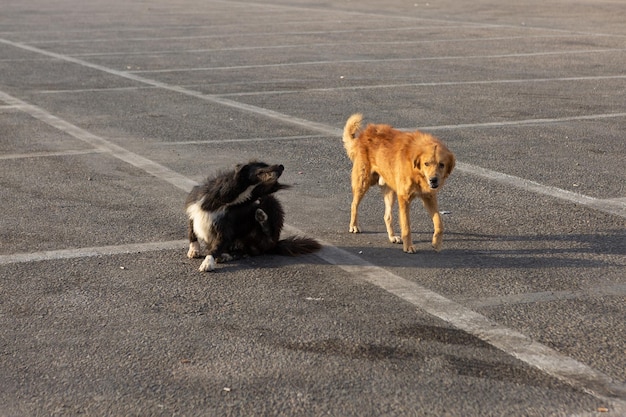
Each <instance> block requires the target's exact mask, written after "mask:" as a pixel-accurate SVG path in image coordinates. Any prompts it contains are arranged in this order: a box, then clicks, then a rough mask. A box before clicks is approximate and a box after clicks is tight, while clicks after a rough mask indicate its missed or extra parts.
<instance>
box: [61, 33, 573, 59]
mask: <svg viewBox="0 0 626 417" xmlns="http://www.w3.org/2000/svg"><path fill="white" fill-rule="evenodd" d="M564 37H567V38H571V37H572V36H571V35H536V36H492V37H484V38H453V39H420V40H410V41H406V40H404V41H403V40H394V41H365V42H360V43H359V45H361V46H387V45H398V46H402V45H405V46H406V45H419V44H434V43H461V42H462V43H469V42H480V43H483V44H484V43H487V42H493V41H514V40H522V39H523V40H528V39H535V40H539V39H552V38H564ZM352 45H354V43H353V42H341V41H337V42H312V43H297V44H272V45H257V46H232V47H220V48H195V49H174V50H173V49H166V50H155V51H145V50H142V51H117V52H80V53H72V54H68V56H72V57H105V56H161V55H181V54H199V53H202V54H205V53H210V52H243V51H263V50H276V49H301V48H309V49H310V48H327V47H333V48H337V47H340V46H352Z"/></svg>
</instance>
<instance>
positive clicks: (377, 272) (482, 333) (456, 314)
mask: <svg viewBox="0 0 626 417" xmlns="http://www.w3.org/2000/svg"><path fill="white" fill-rule="evenodd" d="M0 100H3V101H5V102H7V103H10V104H13V105H16V106H19V108H20V109H22V110H23V111H25V112H26V113H28V114H30V115H31V116H33V117H35V118H37V119H39V120H42V121H44V122H46V123H48V124H50V125H51V126H53V127H56V128H58V129H60V130H62V131H63V132H66V133H68V134H71V135H72V136H74V137H76V138H78V139H80V140H84V141H85V142H87V143H90V144H92V145H94V146H95V147H96V148H98V149H104V150H107V151H110V152H111V155H112V156H114V157H116V158H119V159H120V160H123V161H125V162H128V163H130V164H132V165H134V166H135V167H138V168H140V169H143V170H144V171H145V172H148V173H150V174H151V175H154V176H155V177H157V178H159V179H161V180H164V181H166V182H168V183H170V184H173V185H175V186H176V187H178V188H180V189H181V190H183V191H189V190H190V189H191V187H192V186H193V185H195V184H196V182H195V181H193V180H191V179H189V178H187V177H185V176H183V175H182V174H179V173H176V172H174V171H172V170H170V169H169V168H166V167H163V166H162V165H160V164H158V163H156V162H154V161H151V160H149V159H147V158H144V157H142V156H140V155H138V154H135V153H133V152H130V151H128V150H126V149H124V148H122V147H121V146H118V145H115V144H113V143H111V142H109V141H108V140H106V139H104V138H102V137H99V136H96V135H94V134H92V133H89V132H87V131H84V130H83V129H81V128H79V127H77V126H74V125H72V124H71V123H69V122H67V121H64V120H62V119H60V118H58V117H56V116H54V115H52V114H50V113H48V112H46V111H45V110H43V109H41V108H39V107H37V106H35V105H31V104H28V103H26V102H24V101H22V100H20V99H17V98H15V97H12V96H10V95H8V94H6V93H4V92H0ZM285 231H286V232H288V233H292V234H302V232H301V231H300V230H299V229H297V228H295V227H293V226H290V225H285ZM184 242H185V241H184V240H175V241H169V242H153V243H144V244H129V245H121V246H106V247H101V248H85V249H67V250H58V251H49V252H39V253H35V254H32V253H31V254H14V255H3V256H0V264H8V263H16V262H34V261H38V260H52V259H67V258H77V257H85V256H99V255H103V254H106V253H107V252H108V253H109V254H120V253H132V252H141V251H145V250H162V249H178V248H179V247H180V246H181V245H184ZM322 243H323V244H324V247H323V248H322V250H321V251H320V252H319V253H318V254H317V256H318V257H320V258H321V259H323V260H324V261H326V262H328V263H329V264H331V265H335V266H337V267H339V268H341V269H343V270H344V271H346V272H348V273H350V274H351V276H353V277H354V278H355V279H360V280H364V281H366V282H369V283H370V284H373V285H376V286H378V287H379V288H381V289H383V290H385V291H387V292H389V293H391V294H394V295H396V296H397V297H399V298H401V299H402V300H404V301H407V302H409V303H411V304H413V305H414V306H416V307H417V308H420V309H421V310H423V311H425V312H427V313H428V314H430V315H432V316H434V317H437V318H440V319H442V320H444V321H446V322H448V323H450V324H451V325H452V326H454V327H456V328H458V329H461V330H463V331H465V332H467V333H469V334H472V335H474V336H476V337H478V338H480V339H482V340H484V341H486V342H487V343H489V344H491V345H493V346H495V347H496V348H498V349H500V350H502V351H503V352H505V353H507V354H509V355H512V356H514V357H516V358H517V359H519V360H521V361H523V362H525V363H527V364H528V365H530V366H533V367H535V368H538V369H540V370H541V371H543V372H545V373H546V374H548V375H551V376H553V377H555V378H558V379H560V380H562V381H565V382H566V383H568V384H570V385H572V386H575V387H577V388H579V389H582V390H584V391H585V392H588V393H590V394H592V395H594V396H595V397H596V398H598V399H601V400H602V401H606V402H607V403H610V404H611V405H612V407H614V408H615V409H616V410H624V411H625V412H626V384H624V383H621V382H616V381H614V380H613V379H612V378H610V377H609V376H608V375H606V374H604V373H602V372H599V371H597V370H595V369H593V368H591V367H589V366H587V365H585V364H583V363H581V362H578V361H576V360H574V359H572V358H570V357H568V356H565V355H562V354H560V353H558V352H556V351H554V350H553V349H550V348H548V347H547V346H545V345H542V344H541V343H538V342H535V341H533V340H532V339H530V338H528V337H527V336H525V335H523V334H521V333H519V332H517V331H515V330H512V329H509V328H507V327H505V326H502V325H499V324H497V323H496V322H493V321H491V320H489V319H488V318H487V317H485V316H483V315H481V314H479V313H477V312H475V311H473V310H471V309H469V308H467V307H464V306H462V305H460V304H458V303H456V302H454V301H452V300H449V299H447V298H445V297H443V296H442V295H440V294H438V293H436V292H434V291H431V290H428V289H427V288H425V287H422V286H421V285H419V284H417V283H414V282H412V281H409V280H406V279H404V278H402V277H400V276H397V275H395V274H393V273H391V272H389V271H387V270H385V269H384V268H381V267H378V266H376V265H374V264H371V263H369V262H367V261H365V260H363V259H362V258H360V257H358V256H356V255H353V254H351V253H349V252H347V251H345V250H343V249H339V248H337V247H334V246H332V245H331V244H329V243H328V242H322Z"/></svg>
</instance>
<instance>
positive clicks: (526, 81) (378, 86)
mask: <svg viewBox="0 0 626 417" xmlns="http://www.w3.org/2000/svg"><path fill="white" fill-rule="evenodd" d="M623 79H626V75H624V74H616V75H591V76H584V77H555V78H519V79H504V80H474V81H432V82H420V83H396V84H371V85H354V86H345V87H340V86H336V87H325V88H309V89H307V90H306V92H307V93H324V92H338V91H359V90H376V89H390V88H407V87H408V88H411V87H451V86H464V85H469V86H472V85H485V86H487V85H498V84H534V83H546V82H581V81H605V80H623ZM294 93H295V94H302V90H274V91H267V90H265V91H252V92H241V93H225V94H219V96H220V97H245V96H263V95H279V94H294ZM617 114H618V115H622V114H624V113H617ZM584 117H591V118H592V117H594V116H593V115H589V116H584ZM512 122H513V123H515V122H514V121H512ZM504 123H506V122H504ZM452 126H455V127H461V128H462V127H465V126H475V125H465V124H458V125H452ZM441 128H447V126H442V127H441Z"/></svg>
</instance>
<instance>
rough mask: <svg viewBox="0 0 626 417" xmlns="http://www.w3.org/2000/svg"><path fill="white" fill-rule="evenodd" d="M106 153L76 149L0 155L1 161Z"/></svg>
mask: <svg viewBox="0 0 626 417" xmlns="http://www.w3.org/2000/svg"><path fill="white" fill-rule="evenodd" d="M102 152H106V151H105V150H103V149H76V150H72V149H70V150H66V151H50V152H29V153H10V154H5V155H0V160H9V159H24V158H47V157H50V156H75V155H87V154H92V153H102Z"/></svg>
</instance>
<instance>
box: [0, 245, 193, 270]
mask: <svg viewBox="0 0 626 417" xmlns="http://www.w3.org/2000/svg"><path fill="white" fill-rule="evenodd" d="M186 244H187V241H186V240H170V241H166V242H147V243H129V244H125V245H110V246H99V247H90V248H76V249H59V250H49V251H42V252H31V253H16V254H11V255H0V265H8V264H16V263H28V262H41V261H56V260H62V259H73V258H90V257H94V256H111V255H123V254H128V253H140V252H155V251H162V250H174V249H184V248H185V245H186Z"/></svg>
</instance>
